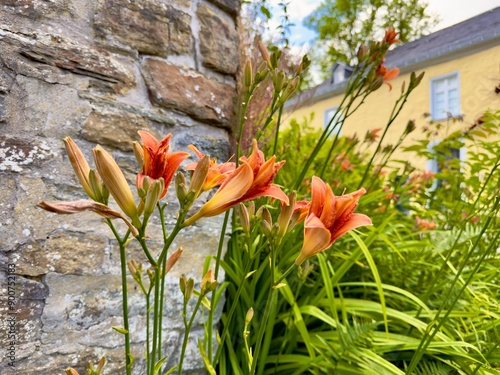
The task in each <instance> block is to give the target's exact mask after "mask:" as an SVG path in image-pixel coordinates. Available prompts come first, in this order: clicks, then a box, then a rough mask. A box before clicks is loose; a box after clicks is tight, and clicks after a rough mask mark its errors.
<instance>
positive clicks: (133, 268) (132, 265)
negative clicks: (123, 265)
mask: <svg viewBox="0 0 500 375" xmlns="http://www.w3.org/2000/svg"><path fill="white" fill-rule="evenodd" d="M127 266H128V270H129V271H130V274H131V275H132V276H133V275H135V274H136V273H137V262H136V261H135V260H131V261H128V262H127Z"/></svg>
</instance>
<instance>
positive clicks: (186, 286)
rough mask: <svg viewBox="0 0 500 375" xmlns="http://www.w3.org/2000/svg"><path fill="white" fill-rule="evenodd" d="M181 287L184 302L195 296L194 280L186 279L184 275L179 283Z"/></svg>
mask: <svg viewBox="0 0 500 375" xmlns="http://www.w3.org/2000/svg"><path fill="white" fill-rule="evenodd" d="M179 286H180V289H181V292H182V294H183V295H184V300H185V301H188V300H189V299H190V298H191V296H192V295H193V288H194V280H193V278H192V277H190V278H189V279H188V278H186V275H182V276H181V278H180V281H179Z"/></svg>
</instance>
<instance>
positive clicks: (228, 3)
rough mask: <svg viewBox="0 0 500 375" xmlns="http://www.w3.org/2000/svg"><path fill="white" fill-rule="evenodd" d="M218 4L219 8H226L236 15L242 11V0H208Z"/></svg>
mask: <svg viewBox="0 0 500 375" xmlns="http://www.w3.org/2000/svg"><path fill="white" fill-rule="evenodd" d="M208 1H210V2H211V3H213V4H215V5H217V6H218V7H219V8H221V9H223V10H225V11H226V12H228V13H229V14H231V15H233V16H236V15H238V14H239V13H240V8H241V0H208Z"/></svg>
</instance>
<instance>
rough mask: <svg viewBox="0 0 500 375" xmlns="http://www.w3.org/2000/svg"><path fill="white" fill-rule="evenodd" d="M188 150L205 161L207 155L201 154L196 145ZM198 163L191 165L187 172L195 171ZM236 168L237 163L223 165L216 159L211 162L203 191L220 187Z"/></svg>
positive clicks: (190, 146) (188, 166)
mask: <svg viewBox="0 0 500 375" xmlns="http://www.w3.org/2000/svg"><path fill="white" fill-rule="evenodd" d="M188 148H189V149H190V150H191V151H193V152H194V153H195V154H196V156H198V158H199V159H200V160H202V159H203V157H204V156H205V154H203V153H202V152H200V151H199V150H198V149H197V148H196V147H195V146H194V145H189V146H188ZM197 165H198V163H191V164H188V165H187V166H186V170H188V171H194V170H195V169H196V166H197ZM235 168H236V163H233V162H226V163H222V164H217V161H216V160H215V158H213V159H211V160H210V163H209V166H208V173H207V176H206V177H205V182H204V183H203V187H202V189H201V190H202V191H208V190H211V189H213V188H214V187H216V186H219V185H220V184H221V183H222V182H223V181H224V180H225V179H226V177H227V176H228V174H229V173H231V172H232V171H234V170H235Z"/></svg>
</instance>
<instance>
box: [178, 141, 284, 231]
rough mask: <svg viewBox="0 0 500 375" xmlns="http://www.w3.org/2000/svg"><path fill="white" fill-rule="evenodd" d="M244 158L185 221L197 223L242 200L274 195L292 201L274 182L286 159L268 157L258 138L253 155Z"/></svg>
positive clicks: (187, 223)
mask: <svg viewBox="0 0 500 375" xmlns="http://www.w3.org/2000/svg"><path fill="white" fill-rule="evenodd" d="M240 160H241V162H242V164H241V165H240V166H239V167H238V168H236V169H235V170H234V171H232V172H230V173H229V174H228V175H227V177H226V179H225V180H224V182H223V183H222V184H221V185H220V187H219V189H218V190H217V191H216V192H215V194H214V196H213V197H212V198H211V199H210V200H209V201H208V202H207V203H205V204H204V205H203V207H201V209H200V210H199V211H198V212H197V213H195V214H194V215H193V216H191V217H190V218H189V219H187V220H186V221H185V222H184V225H186V226H187V225H190V224H193V223H194V222H195V221H196V220H198V219H200V218H202V217H210V216H215V215H218V214H220V213H222V212H225V211H227V210H229V209H230V208H231V207H233V206H235V205H237V204H238V203H241V202H245V201H248V200H251V199H255V198H259V197H272V198H275V199H279V200H280V201H282V202H285V203H286V204H288V203H289V201H288V197H287V196H286V194H285V193H284V192H283V191H282V190H281V189H280V188H279V186H277V185H275V184H273V183H272V182H273V179H274V177H275V176H276V173H278V170H279V169H280V168H281V166H282V165H283V164H284V163H285V161H280V162H278V163H275V161H276V156H273V157H271V159H269V160H268V161H265V158H264V154H263V153H262V151H260V150H259V148H258V145H257V141H255V140H254V148H253V151H252V154H251V155H250V157H249V158H246V157H242V158H241V159H240Z"/></svg>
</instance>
